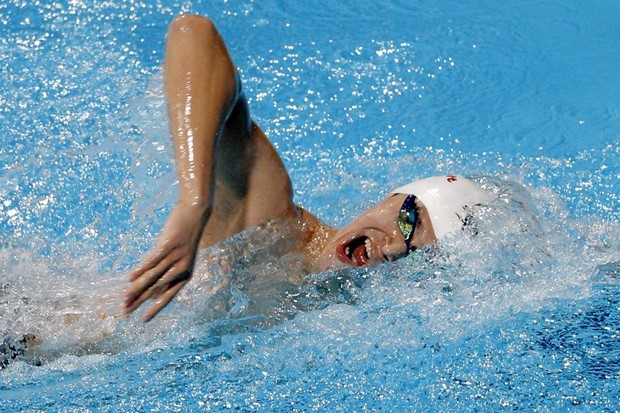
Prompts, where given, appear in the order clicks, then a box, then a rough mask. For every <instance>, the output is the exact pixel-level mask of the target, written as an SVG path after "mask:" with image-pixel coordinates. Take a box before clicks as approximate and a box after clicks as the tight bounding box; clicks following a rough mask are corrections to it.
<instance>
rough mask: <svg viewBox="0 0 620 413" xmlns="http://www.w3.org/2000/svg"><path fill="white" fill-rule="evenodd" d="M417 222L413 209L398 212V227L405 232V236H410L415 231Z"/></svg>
mask: <svg viewBox="0 0 620 413" xmlns="http://www.w3.org/2000/svg"><path fill="white" fill-rule="evenodd" d="M414 222H415V213H414V212H412V211H400V213H399V214H398V229H400V232H402V233H403V235H404V236H405V238H408V237H409V235H411V232H412V231H413V224H414Z"/></svg>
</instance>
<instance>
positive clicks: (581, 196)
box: [0, 0, 620, 412]
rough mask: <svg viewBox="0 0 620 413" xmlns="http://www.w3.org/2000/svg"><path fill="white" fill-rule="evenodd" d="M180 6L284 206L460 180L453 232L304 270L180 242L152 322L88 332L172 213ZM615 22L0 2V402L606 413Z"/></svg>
mask: <svg viewBox="0 0 620 413" xmlns="http://www.w3.org/2000/svg"><path fill="white" fill-rule="evenodd" d="M180 12H195V13H200V14H204V15H208V16H210V17H211V18H212V19H213V20H214V21H215V22H216V24H217V25H218V27H219V29H220V31H221V33H222V35H223V37H224V39H225V40H226V42H227V43H228V45H229V48H230V52H231V54H232V56H233V59H234V60H235V62H236V64H237V65H238V66H239V67H240V72H241V75H242V78H243V81H244V86H245V88H246V93H247V95H248V97H249V99H250V104H251V109H252V111H253V113H254V117H255V119H256V120H257V122H258V123H259V124H261V126H262V127H263V129H265V131H266V132H267V134H268V135H269V137H270V138H271V139H272V141H273V142H274V144H275V146H276V147H277V149H278V151H279V152H280V154H281V156H282V158H283V159H284V161H285V163H286V165H287V167H288V168H289V171H290V173H291V176H292V179H293V182H294V186H295V197H296V199H297V202H299V203H300V204H302V205H303V206H304V207H307V208H308V209H310V210H312V211H313V212H315V213H316V214H317V215H319V216H320V217H321V218H323V219H324V220H325V221H327V222H329V223H331V224H334V225H343V224H345V223H346V222H347V221H348V220H349V219H350V218H352V217H353V216H355V215H356V214H357V213H359V212H360V211H362V210H363V209H365V208H367V207H368V206H370V205H372V204H373V203H374V202H376V201H377V200H378V199H380V198H381V197H382V196H384V195H385V193H386V192H387V191H388V190H389V189H390V188H392V187H395V186H397V185H399V184H403V183H405V182H408V181H409V180H411V179H413V178H415V177H423V176H429V175H434V174H437V173H460V174H466V175H482V176H483V177H481V178H480V179H481V182H483V183H484V185H485V186H486V187H487V188H489V189H490V190H492V191H493V192H494V193H495V198H494V199H495V200H494V203H493V205H492V208H490V209H489V210H488V211H483V212H484V213H483V214H482V215H481V217H480V219H479V220H480V222H478V225H479V228H480V233H479V234H478V236H476V237H473V238H472V237H468V236H466V235H462V236H453V237H449V238H448V239H446V240H445V241H444V248H443V250H442V252H440V253H439V255H437V256H436V257H435V259H434V260H433V261H432V262H427V261H426V258H425V255H424V254H417V255H413V256H410V257H408V258H407V259H405V260H402V261H400V262H396V263H392V264H389V265H385V266H382V267H379V268H376V269H372V270H365V271H350V272H346V271H345V272H336V273H333V272H327V273H321V274H311V275H309V276H307V277H305V278H304V277H303V272H302V270H301V269H300V268H299V260H298V257H295V256H294V255H290V254H287V255H285V256H284V257H282V258H279V259H275V258H269V257H270V254H269V252H270V251H271V252H272V251H273V250H274V249H278V248H280V244H279V243H278V235H277V234H278V230H277V229H274V230H273V231H272V232H269V231H267V234H266V235H265V234H263V235H261V234H249V237H250V240H251V244H252V246H253V247H254V249H256V248H258V247H257V246H260V248H258V249H259V250H261V251H263V252H264V254H263V255H261V251H259V253H258V254H257V256H251V255H252V254H249V252H248V248H247V247H246V244H245V242H243V241H239V240H232V241H230V242H229V243H227V244H226V245H225V246H224V247H222V248H215V249H213V250H211V251H207V252H204V253H203V256H201V263H200V265H199V268H198V273H197V274H196V277H195V279H194V280H193V281H192V285H191V288H186V290H185V291H184V292H183V293H182V294H181V295H180V296H179V297H178V299H177V300H176V301H175V304H174V305H173V306H171V307H169V308H168V309H167V310H166V312H165V313H164V314H162V316H160V317H159V318H157V319H156V320H154V321H153V322H152V323H150V324H148V325H142V324H141V323H140V322H139V321H138V319H137V317H136V318H130V319H125V320H121V321H114V320H113V318H112V317H108V315H112V314H115V313H116V312H117V311H118V307H117V306H118V295H119V292H120V291H122V288H124V286H125V285H126V284H125V274H126V272H127V270H128V269H129V268H131V266H132V265H135V263H137V262H138V261H139V257H140V256H141V255H142V254H143V253H145V252H146V251H148V249H149V247H150V246H151V245H152V242H153V237H154V236H155V234H156V233H157V231H158V229H159V228H160V227H161V225H162V223H163V219H164V218H165V216H166V213H167V211H168V210H169V209H170V207H171V205H173V203H174V201H175V196H176V182H175V175H174V165H173V161H172V147H171V145H170V142H169V136H168V131H167V123H166V114H165V107H164V106H163V105H164V98H163V93H162V77H161V65H162V58H163V54H162V53H163V47H164V37H165V31H166V27H167V25H168V23H169V22H170V20H171V19H172V18H173V17H174V16H176V15H177V14H179V13H180ZM618 21H620V5H619V4H618V3H617V2H615V1H595V2H578V1H554V0H552V1H547V2H543V3H542V4H541V2H532V1H527V0H520V1H515V2H511V3H506V2H493V1H479V2H462V1H451V0H449V1H402V0H390V1H382V2H375V1H371V0H363V1H361V2H354V3H353V2H344V1H340V2H338V1H334V0H330V1H323V2H284V1H280V0H261V1H260V2H254V1H240V0H230V1H226V0H224V1H208V2H207V1H205V2H202V1H200V2H199V1H195V2H192V1H168V0H159V1H157V2H141V1H133V0H126V1H125V0H123V1H121V0H116V1H110V2H100V1H94V0H82V1H69V0H67V1H64V0H62V1H56V2H54V3H48V2H26V1H17V0H5V1H4V2H3V3H2V4H0V79H1V82H0V90H1V93H0V143H1V145H0V332H5V331H8V332H10V333H11V334H12V335H14V336H15V337H20V336H21V335H22V334H26V333H34V334H35V335H36V336H37V337H38V338H39V339H40V340H42V343H41V344H39V345H37V346H34V350H32V352H31V353H30V354H28V355H26V356H24V357H22V358H21V359H19V360H18V361H16V362H14V363H12V364H10V365H9V366H8V367H7V368H5V369H2V370H0V399H1V400H2V411H3V412H4V411H6V412H12V411H25V410H27V411H128V412H129V411H131V412H133V411H202V410H204V411H228V410H233V411H300V412H301V411H330V412H331V411H343V412H352V411H395V412H401V411H503V410H517V411H596V412H599V411H620V402H619V400H620V385H618V379H620V327H619V326H620V285H619V282H618V280H619V277H620V242H619V241H618V240H619V239H620V198H619V196H620V184H619V182H620V148H619V147H620V104H619V102H620V100H619V99H618V97H619V96H620V82H619V81H618V73H620V42H619V41H618V39H620V28H619V27H620V26H618V24H617V22H618ZM484 176H486V177H484ZM235 262H240V263H241V264H237V265H235V264H234V263H235ZM302 278H303V279H302ZM35 364H42V365H41V366H35Z"/></svg>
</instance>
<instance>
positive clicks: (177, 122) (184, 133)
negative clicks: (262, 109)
mask: <svg viewBox="0 0 620 413" xmlns="http://www.w3.org/2000/svg"><path fill="white" fill-rule="evenodd" d="M164 78H165V90H166V97H167V102H168V112H169V118H170V129H171V134H172V138H173V143H174V147H175V158H176V162H177V175H178V179H179V200H178V203H177V205H175V206H174V208H173V209H172V211H171V213H170V215H169V217H168V219H167V221H166V224H165V225H164V228H163V229H162V231H161V233H160V235H159V238H158V242H157V244H156V246H155V248H154V249H153V250H152V251H151V253H150V254H149V255H148V256H147V257H146V259H144V261H143V262H142V263H141V264H140V265H139V266H138V267H136V268H135V269H134V270H133V271H132V272H131V274H130V282H131V283H132V284H131V286H130V287H129V288H128V289H127V291H126V293H125V311H126V312H128V313H129V312H132V311H133V310H135V309H136V308H138V307H139V306H140V305H141V304H142V303H143V302H144V301H146V300H148V299H153V300H154V302H153V304H152V305H151V307H150V308H149V309H148V310H147V311H146V313H145V315H144V320H145V321H148V320H150V319H152V318H153V317H154V316H155V315H156V314H157V313H158V312H159V311H160V310H161V309H162V308H163V307H165V306H166V305H167V304H168V303H169V302H170V301H171V300H172V298H174V296H175V295H176V294H177V293H178V292H179V290H180V289H181V288H182V287H183V286H184V285H185V284H186V283H187V282H188V281H189V279H190V278H191V275H192V271H193V268H194V262H195V259H196V254H197V250H198V246H199V244H200V241H201V238H202V240H203V243H204V244H207V245H208V244H212V243H213V242H217V241H218V240H220V239H223V238H225V237H228V236H230V235H232V234H234V233H236V232H239V231H241V230H243V229H245V228H246V227H248V226H251V225H255V224H257V223H259V222H260V221H261V220H265V219H269V218H273V217H274V216H272V215H274V214H275V215H278V214H281V213H287V212H289V211H292V210H293V209H294V206H293V203H292V197H291V189H290V181H289V179H288V174H287V173H286V170H285V169H284V167H283V166H282V162H281V161H280V158H279V157H278V155H277V154H276V153H275V151H274V150H273V148H272V147H271V145H270V144H269V142H268V141H267V140H266V138H265V137H264V135H263V134H262V132H261V131H260V129H259V128H258V126H256V125H254V124H253V123H252V121H251V119H250V116H249V112H248V108H247V103H246V101H245V98H244V97H243V94H242V93H241V88H240V84H239V80H238V77H237V73H236V70H235V67H234V65H233V63H232V61H231V59H230V57H229V55H228V52H227V50H226V46H225V45H224V43H223V41H222V39H221V37H220V35H219V34H218V32H217V30H216V28H215V26H214V25H213V23H212V22H211V21H210V20H208V19H206V18H203V17H199V16H180V17H178V18H176V19H175V20H174V21H173V22H172V24H171V25H170V28H169V31H168V37H167V43H166V55H165V61H164ZM274 174H275V175H276V182H278V183H279V187H280V190H279V191H275V192H270V193H269V196H265V195H264V194H265V192H266V191H265V188H262V187H263V186H265V185H266V184H267V183H268V182H269V183H270V184H273V178H274ZM267 179H269V180H267ZM270 189H271V188H270ZM252 199H254V200H255V201H257V202H256V205H255V207H256V208H251V209H250V208H247V206H248V204H249V203H250V202H251V201H252ZM274 206H277V207H275V209H274ZM278 208H279V209H281V210H282V211H280V212H278ZM262 210H266V211H268V213H267V214H266V215H264V216H255V215H256V211H258V213H259V215H260V211H262ZM248 211H254V212H251V213H248Z"/></svg>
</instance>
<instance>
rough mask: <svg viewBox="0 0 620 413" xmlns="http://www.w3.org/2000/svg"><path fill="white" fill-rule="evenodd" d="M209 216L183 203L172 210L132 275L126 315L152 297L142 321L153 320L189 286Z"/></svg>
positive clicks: (126, 297)
mask: <svg viewBox="0 0 620 413" xmlns="http://www.w3.org/2000/svg"><path fill="white" fill-rule="evenodd" d="M208 215H209V214H208V213H207V212H205V209H203V208H198V207H196V206H193V205H186V204H183V203H179V204H177V205H176V206H175V207H174V208H173V209H172V211H171V212H170V215H169V216H168V219H167V220H166V224H165V225H164V228H163V229H162V231H161V233H160V235H159V239H158V242H157V245H156V246H155V248H153V250H152V251H151V253H150V254H149V255H148V256H147V257H146V258H145V259H144V261H142V263H141V264H140V265H138V266H137V267H136V268H134V269H133V270H132V272H131V274H130V276H129V281H130V282H131V283H132V284H131V286H130V287H129V288H128V289H127V291H125V312H126V313H127V314H129V313H131V312H133V311H134V310H135V309H137V308H138V307H140V305H142V303H144V302H145V301H146V300H148V299H149V298H151V299H154V303H153V305H151V307H150V308H149V309H148V310H147V311H146V312H145V313H144V318H143V320H144V321H145V322H147V321H150V320H151V319H153V317H155V316H156V315H157V313H159V312H160V311H161V310H162V309H163V308H164V307H165V306H166V305H168V303H170V301H171V300H172V299H173V298H174V296H175V295H177V293H178V292H179V291H180V290H181V288H183V286H185V284H187V282H188V281H189V280H190V278H191V277H192V271H193V269H194V261H195V259H196V251H197V250H198V244H199V243H200V236H201V234H202V231H203V229H204V227H205V224H206V221H207V218H208Z"/></svg>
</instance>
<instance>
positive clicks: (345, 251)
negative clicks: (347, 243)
mask: <svg viewBox="0 0 620 413" xmlns="http://www.w3.org/2000/svg"><path fill="white" fill-rule="evenodd" d="M350 252H351V248H349V247H347V248H346V249H345V250H344V253H345V254H346V255H347V256H348V257H350Z"/></svg>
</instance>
